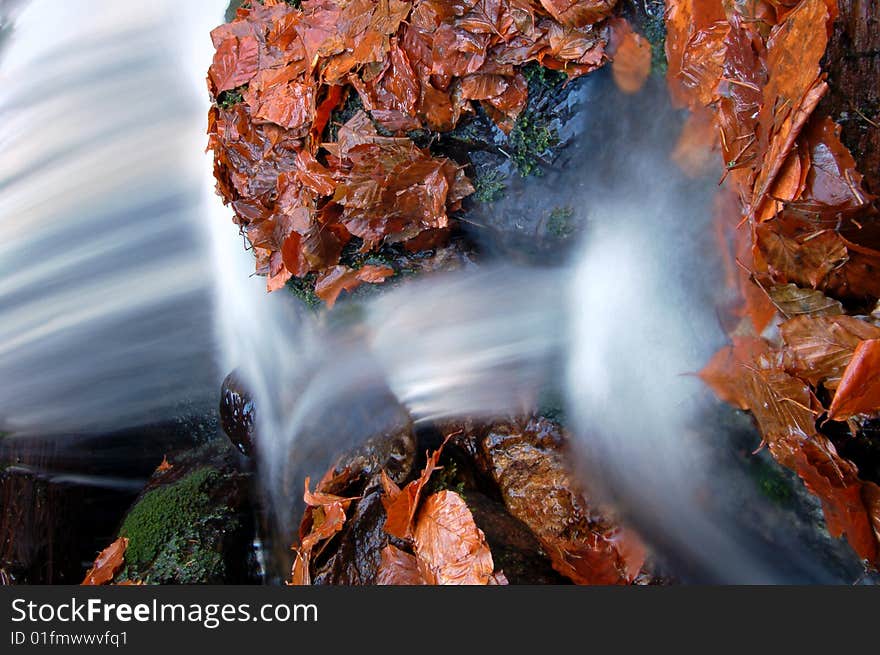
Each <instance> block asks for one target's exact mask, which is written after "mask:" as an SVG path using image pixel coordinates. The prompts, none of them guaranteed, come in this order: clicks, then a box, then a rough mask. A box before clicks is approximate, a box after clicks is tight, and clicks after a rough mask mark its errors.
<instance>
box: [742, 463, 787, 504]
mask: <svg viewBox="0 0 880 655" xmlns="http://www.w3.org/2000/svg"><path fill="white" fill-rule="evenodd" d="M750 465H751V466H750V468H751V474H752V476H753V479H754V480H755V483H756V484H757V487H758V490H759V491H760V492H761V493H762V494H763V495H764V496H765V497H767V498H768V499H769V500H771V501H773V502H774V503H776V504H778V505H788V504H789V503H790V502H791V501H792V498H793V496H794V494H793V491H792V486H791V481H790V480H788V479H787V478H786V477H785V475H784V474H783V473H782V471H780V470H779V468H778V467H777V466H776V465H775V464H771V463H769V462H767V461H765V460H764V459H761V458H759V457H753V458H752V459H751V460H750Z"/></svg>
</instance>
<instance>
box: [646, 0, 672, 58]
mask: <svg viewBox="0 0 880 655" xmlns="http://www.w3.org/2000/svg"><path fill="white" fill-rule="evenodd" d="M665 6H666V3H665V2H663V1H662V0H647V1H646V2H645V24H644V27H643V28H642V29H643V31H644V34H645V38H647V39H648V41H649V42H650V44H651V72H652V73H655V74H657V75H666V69H667V64H666V20H665V18H664V14H663V12H664V10H665Z"/></svg>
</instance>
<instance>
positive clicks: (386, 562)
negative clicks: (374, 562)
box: [376, 544, 425, 585]
mask: <svg viewBox="0 0 880 655" xmlns="http://www.w3.org/2000/svg"><path fill="white" fill-rule="evenodd" d="M376 584H378V585H423V584H425V580H424V578H423V577H422V573H421V571H419V561H418V560H417V559H416V557H415V556H414V555H410V554H409V553H407V552H405V551H403V550H401V549H400V548H398V547H397V546H394V545H392V544H389V545H387V546H385V548H383V549H382V559H381V560H380V561H379V568H378V569H377V571H376Z"/></svg>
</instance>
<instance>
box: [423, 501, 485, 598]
mask: <svg viewBox="0 0 880 655" xmlns="http://www.w3.org/2000/svg"><path fill="white" fill-rule="evenodd" d="M413 541H414V544H415V552H416V556H417V557H418V559H419V566H420V568H421V571H422V575H423V577H424V578H425V580H427V581H428V583H429V584H441V585H446V584H467V585H484V584H488V583H489V580H490V578H491V577H492V572H493V568H494V566H493V563H492V553H491V551H490V550H489V545H488V544H487V543H486V537H485V535H484V534H483V531H482V530H480V529H479V528H478V527H477V525H476V523H474V517H473V515H472V514H471V511H470V510H469V509H468V506H467V505H466V504H465V502H464V500H463V499H462V497H461V496H459V495H458V494H457V493H455V492H452V491H440V492H438V493H436V494H433V495H431V496H428V497H427V498H426V499H425V501H424V503H422V507H421V509H420V511H419V517H418V520H417V521H416V526H415V529H414V531H413Z"/></svg>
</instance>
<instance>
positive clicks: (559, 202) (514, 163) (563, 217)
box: [431, 64, 590, 261]
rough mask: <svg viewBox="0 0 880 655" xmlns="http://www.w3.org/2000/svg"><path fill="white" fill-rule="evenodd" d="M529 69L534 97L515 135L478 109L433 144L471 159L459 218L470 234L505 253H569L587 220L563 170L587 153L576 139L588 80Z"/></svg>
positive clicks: (539, 256) (527, 256)
mask: <svg viewBox="0 0 880 655" xmlns="http://www.w3.org/2000/svg"><path fill="white" fill-rule="evenodd" d="M524 74H525V76H526V78H527V80H528V84H529V100H528V104H527V106H526V109H525V110H524V111H523V112H522V114H521V115H520V116H519V118H518V119H517V120H516V123H515V125H514V128H513V130H512V131H511V132H510V134H504V133H503V132H502V131H501V130H499V129H498V127H497V126H496V125H495V124H494V123H493V122H492V121H491V120H490V119H489V118H488V117H487V116H486V115H485V114H484V113H482V112H481V111H477V112H476V113H475V114H474V115H473V116H471V117H467V118H464V119H463V120H462V122H461V123H460V124H459V126H458V127H456V129H455V130H453V131H452V132H450V133H448V134H441V135H439V136H438V137H437V138H436V140H435V141H434V142H433V143H432V144H431V148H432V150H433V151H435V152H437V153H438V154H442V155H444V156H447V157H450V158H453V159H456V160H457V161H459V162H460V163H465V164H469V165H470V166H469V168H468V174H469V176H470V177H471V178H472V180H473V184H474V188H475V189H476V191H475V193H474V194H473V195H472V196H470V197H469V198H467V199H466V200H465V211H464V213H463V214H462V215H461V216H460V217H459V218H460V224H461V228H462V231H463V232H464V233H465V234H466V235H467V236H468V238H470V239H472V240H473V241H474V242H475V243H477V244H478V245H479V246H480V247H481V248H483V249H487V250H490V251H492V250H498V251H500V252H501V253H502V254H503V255H505V256H507V257H514V258H517V259H521V260H526V261H531V260H537V261H542V260H545V259H547V258H550V257H553V258H558V257H559V256H560V255H561V254H564V252H565V251H566V250H567V249H568V248H569V247H570V243H571V242H573V241H574V239H573V237H575V236H576V235H577V234H579V232H580V227H581V226H582V225H583V223H584V222H585V220H586V215H585V214H583V212H582V207H581V205H582V203H581V202H576V201H575V200H574V199H575V197H576V192H577V188H576V186H577V185H575V187H572V185H571V181H572V180H571V179H570V176H567V175H565V174H564V172H565V170H566V169H567V168H571V167H572V161H573V160H576V159H577V158H578V157H581V156H583V155H582V152H581V150H580V148H578V147H572V146H576V144H577V139H576V137H577V135H578V134H579V133H580V129H581V127H580V125H581V123H582V122H583V121H582V120H581V117H582V112H583V111H584V110H585V108H586V100H587V98H588V94H587V93H586V90H587V89H588V88H589V85H590V82H589V81H588V79H587V78H582V79H578V80H575V81H573V82H569V83H566V76H565V75H564V74H560V73H557V72H554V71H550V70H548V69H545V68H542V67H541V66H538V65H536V64H530V65H528V66H526V67H525V68H524ZM588 77H589V76H588ZM551 217H552V218H551Z"/></svg>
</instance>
